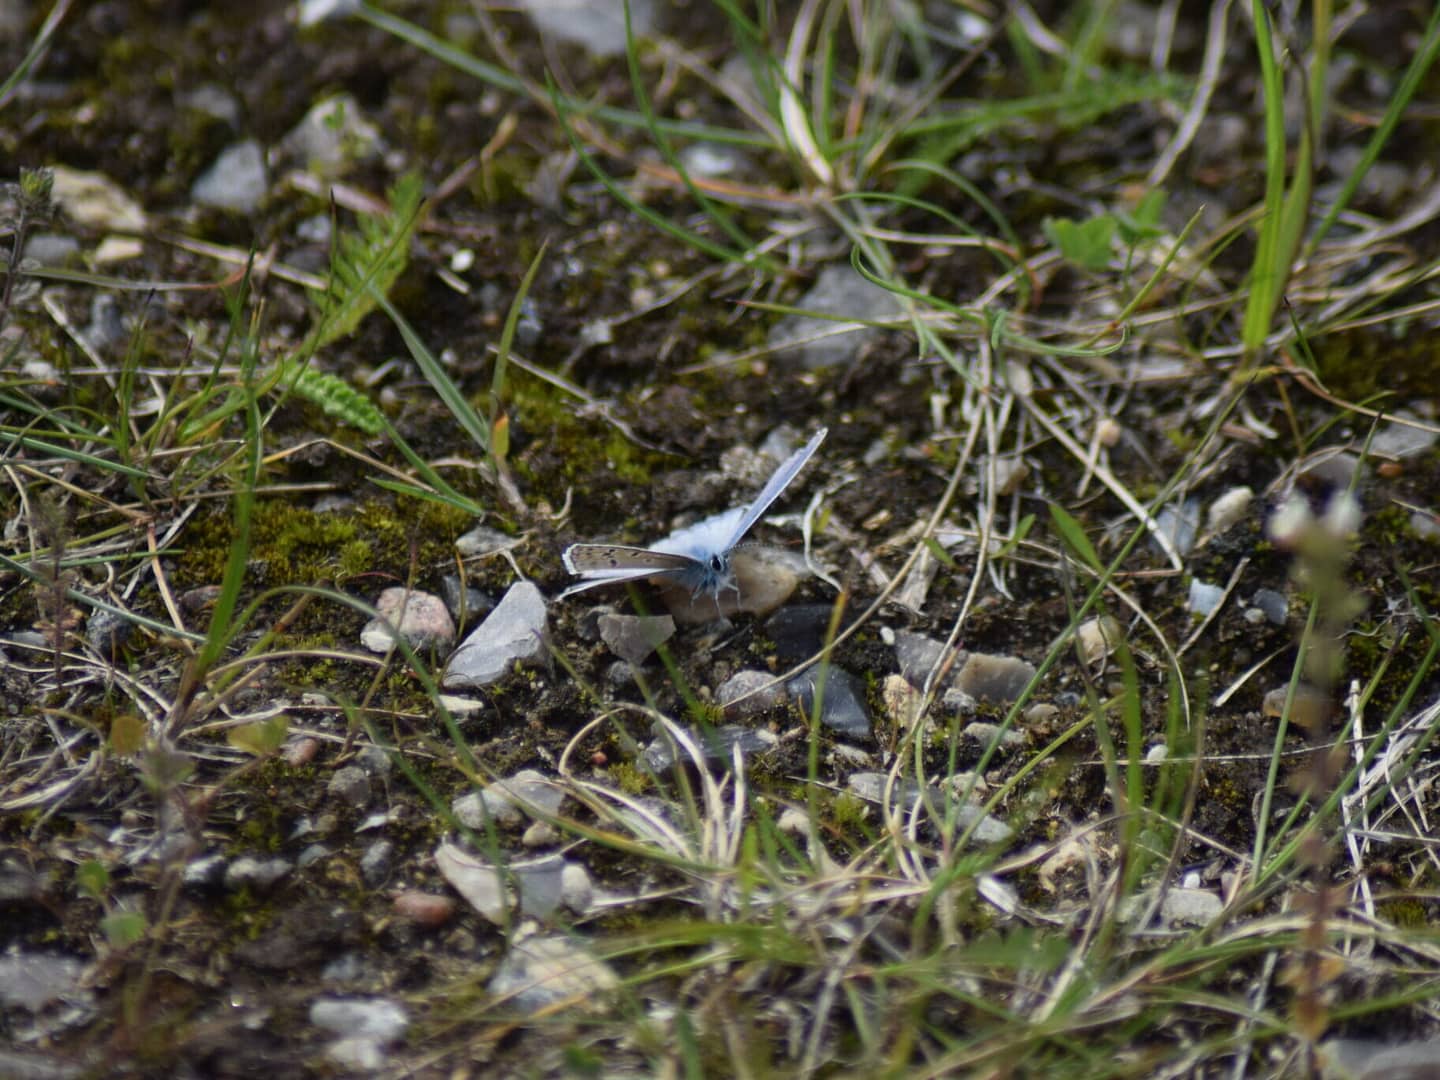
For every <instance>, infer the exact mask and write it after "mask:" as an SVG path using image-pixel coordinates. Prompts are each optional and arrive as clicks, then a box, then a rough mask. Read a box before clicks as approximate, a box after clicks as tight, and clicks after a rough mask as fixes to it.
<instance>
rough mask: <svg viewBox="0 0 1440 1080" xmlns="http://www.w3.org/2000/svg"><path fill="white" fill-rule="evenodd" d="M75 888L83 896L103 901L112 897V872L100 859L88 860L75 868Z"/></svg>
mask: <svg viewBox="0 0 1440 1080" xmlns="http://www.w3.org/2000/svg"><path fill="white" fill-rule="evenodd" d="M75 888H77V889H79V890H80V894H81V895H82V896H88V897H89V898H90V899H91V900H100V901H103V900H104V899H105V897H107V896H109V895H110V871H109V870H106V869H105V864H104V863H102V862H100V861H99V860H98V859H86V860H85V861H84V862H83V863H81V864H80V865H79V866H77V867H76V868H75Z"/></svg>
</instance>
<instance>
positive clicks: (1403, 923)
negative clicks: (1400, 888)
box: [1376, 896, 1430, 930]
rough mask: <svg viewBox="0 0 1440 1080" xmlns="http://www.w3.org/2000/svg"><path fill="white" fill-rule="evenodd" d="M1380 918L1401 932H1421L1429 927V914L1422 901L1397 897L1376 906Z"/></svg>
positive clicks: (1411, 897)
mask: <svg viewBox="0 0 1440 1080" xmlns="http://www.w3.org/2000/svg"><path fill="white" fill-rule="evenodd" d="M1376 907H1377V910H1378V912H1379V914H1380V917H1381V918H1382V919H1384V920H1386V921H1387V922H1390V923H1393V924H1394V925H1395V926H1397V927H1399V928H1400V929H1402V930H1423V929H1424V928H1425V927H1427V926H1429V925H1430V912H1429V910H1428V909H1427V907H1426V905H1425V902H1424V901H1423V900H1419V899H1416V898H1415V897H1413V896H1403V897H1398V898H1396V899H1394V900H1386V901H1384V902H1383V903H1381V904H1378V905H1376Z"/></svg>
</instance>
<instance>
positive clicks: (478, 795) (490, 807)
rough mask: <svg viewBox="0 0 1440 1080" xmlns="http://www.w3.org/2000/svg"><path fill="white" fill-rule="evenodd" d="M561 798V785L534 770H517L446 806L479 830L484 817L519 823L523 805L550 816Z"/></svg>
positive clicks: (556, 811) (508, 824)
mask: <svg viewBox="0 0 1440 1080" xmlns="http://www.w3.org/2000/svg"><path fill="white" fill-rule="evenodd" d="M564 801H565V791H564V789H563V788H561V787H560V786H558V785H557V784H555V783H553V782H552V781H550V780H549V779H547V778H546V777H545V776H544V775H543V774H542V773H539V772H536V771H535V770H534V769H521V770H520V771H519V772H517V773H516V774H515V775H514V776H512V777H510V778H509V779H506V780H497V781H496V782H495V783H493V784H487V785H486V786H485V787H484V788H483V789H481V790H480V791H472V792H470V793H469V794H468V795H462V796H460V797H459V798H458V799H456V800H455V801H454V802H453V803H452V804H451V806H450V809H451V812H452V813H454V815H455V816H456V818H458V819H459V820H460V822H461V823H462V824H464V825H466V826H467V827H469V828H471V829H483V828H484V827H485V821H486V818H487V817H488V818H490V819H491V820H493V821H494V822H495V823H496V824H497V825H505V826H510V825H518V824H520V822H521V820H522V819H523V816H524V813H525V808H526V807H534V808H535V810H536V811H537V812H539V813H541V814H544V815H547V816H553V815H555V814H557V813H558V812H559V810H560V804H561V803H562V802H564Z"/></svg>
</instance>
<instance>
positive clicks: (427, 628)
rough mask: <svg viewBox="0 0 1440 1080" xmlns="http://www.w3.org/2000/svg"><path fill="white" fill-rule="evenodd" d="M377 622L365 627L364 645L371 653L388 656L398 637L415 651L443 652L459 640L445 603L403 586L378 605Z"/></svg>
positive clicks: (389, 591)
mask: <svg viewBox="0 0 1440 1080" xmlns="http://www.w3.org/2000/svg"><path fill="white" fill-rule="evenodd" d="M375 611H376V614H377V616H378V617H377V618H374V619H371V620H370V621H369V622H368V623H366V624H365V629H364V630H362V631H361V632H360V642H361V644H363V645H364V646H365V648H367V649H369V650H370V651H371V652H375V653H383V652H388V651H389V649H390V647H391V646H392V645H393V644H394V640H395V634H396V633H397V632H398V633H399V635H400V637H401V638H403V639H404V641H405V643H406V644H407V645H409V646H410V647H411V648H412V649H428V648H430V647H432V646H434V647H437V648H443V647H445V646H448V645H449V644H450V643H451V642H452V641H454V640H455V623H454V621H453V620H452V619H451V618H450V612H449V611H448V610H447V609H446V607H445V603H444V601H442V600H441V599H440V598H439V597H438V596H432V595H431V594H430V593H424V592H418V591H415V590H412V589H405V588H401V587H399V586H396V587H394V588H390V589H386V590H385V591H384V592H382V593H381V594H380V597H379V599H377V600H376V601H375Z"/></svg>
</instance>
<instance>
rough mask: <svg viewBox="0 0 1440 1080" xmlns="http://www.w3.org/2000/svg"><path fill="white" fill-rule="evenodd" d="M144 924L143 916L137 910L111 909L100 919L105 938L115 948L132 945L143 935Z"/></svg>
mask: <svg viewBox="0 0 1440 1080" xmlns="http://www.w3.org/2000/svg"><path fill="white" fill-rule="evenodd" d="M146 925H147V924H146V922H145V916H144V915H141V914H140V913H139V912H138V911H112V912H111V913H110V914H109V915H106V916H105V917H104V918H103V919H101V920H100V929H101V930H103V931H104V933H105V940H106V941H108V942H109V943H110V944H111V945H112V946H113V947H114V948H117V949H123V948H125V947H126V946H129V945H134V944H135V942H137V941H139V940H140V939H141V938H142V937H144V936H145V929H146Z"/></svg>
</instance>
